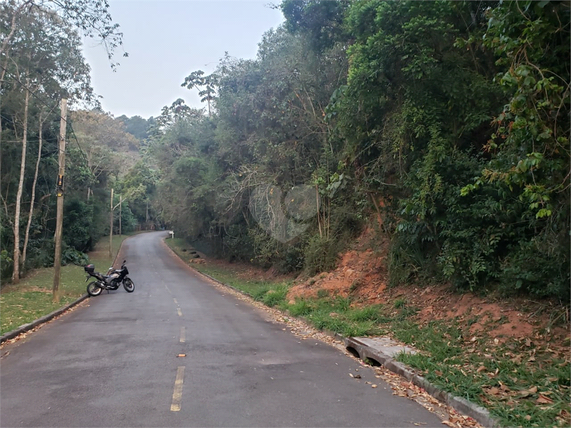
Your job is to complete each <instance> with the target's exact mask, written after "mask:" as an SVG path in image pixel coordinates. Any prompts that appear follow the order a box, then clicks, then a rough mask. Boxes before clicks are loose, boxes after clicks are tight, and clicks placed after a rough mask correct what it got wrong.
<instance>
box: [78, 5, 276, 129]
mask: <svg viewBox="0 0 571 428" xmlns="http://www.w3.org/2000/svg"><path fill="white" fill-rule="evenodd" d="M275 3H279V0H167V1H166V0H111V1H110V12H111V16H112V17H113V21H114V22H115V23H117V24H119V25H120V31H121V32H122V33H123V47H122V49H121V48H120V49H119V50H117V53H116V55H115V58H114V61H117V62H119V63H120V65H119V66H118V67H117V69H116V71H112V69H111V67H110V62H109V60H108V59H107V55H106V52H105V49H104V48H103V46H101V44H100V43H99V42H97V41H96V40H93V39H86V40H85V41H84V55H85V58H86V61H87V63H88V64H89V65H90V66H91V83H92V86H93V88H94V90H95V92H96V94H97V95H99V96H101V97H102V98H100V102H101V105H102V108H103V110H104V111H106V112H109V113H111V114H112V115H113V116H115V117H118V116H121V115H123V114H124V115H126V116H128V117H132V116H137V115H138V116H141V117H143V118H145V119H147V118H149V117H151V116H154V117H157V116H158V115H160V113H161V109H162V108H163V107H164V106H166V105H171V104H172V103H173V102H174V101H175V100H176V99H178V98H182V99H184V100H185V101H186V103H187V105H189V106H191V107H195V108H202V107H205V105H204V104H202V103H200V99H199V97H198V94H197V90H196V89H193V90H189V89H186V88H183V87H181V86H180V85H181V83H182V82H183V81H184V78H185V77H186V76H188V75H189V74H190V73H191V72H193V71H195V70H203V71H204V72H205V73H206V74H210V73H212V72H213V71H214V70H215V69H216V66H217V65H218V62H219V60H220V59H221V58H222V57H223V56H224V53H225V52H228V54H229V55H230V56H231V57H234V58H242V59H253V58H255V57H256V53H257V50H258V43H259V42H260V41H261V40H262V36H263V34H264V33H265V32H267V31H268V30H270V29H271V28H273V29H276V28H277V27H278V26H279V25H280V24H281V23H282V22H283V16H282V14H281V12H280V11H279V10H276V9H272V8H271V7H270V5H271V4H275ZM123 51H125V52H127V53H128V54H129V56H128V57H126V58H124V57H122V55H123Z"/></svg>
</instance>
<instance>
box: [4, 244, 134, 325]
mask: <svg viewBox="0 0 571 428" xmlns="http://www.w3.org/2000/svg"><path fill="white" fill-rule="evenodd" d="M126 237H127V236H125V235H122V236H114V237H113V254H114V255H116V254H117V251H118V250H119V248H120V246H121V243H122V242H123V240H124V239H125V238H126ZM108 243H109V240H108V238H107V239H105V238H103V239H102V241H100V243H98V244H97V245H96V247H95V251H93V252H91V253H89V262H90V263H94V264H95V266H96V269H97V270H98V271H100V272H101V271H103V272H107V268H108V267H109V266H111V264H112V262H113V259H111V258H110V257H109V244H108ZM53 281H54V269H53V268H43V269H37V270H35V271H33V272H31V273H30V274H29V275H28V276H27V277H25V278H22V279H21V280H20V283H19V284H18V285H8V286H6V287H4V288H3V289H2V292H1V293H0V308H1V309H2V310H1V311H0V334H4V333H7V332H9V331H12V330H14V329H16V328H18V327H19V326H21V325H22V324H27V323H30V322H32V321H35V320H37V319H38V318H40V317H42V316H44V315H47V314H49V313H51V312H53V311H55V310H57V309H59V308H61V307H63V306H65V305H67V304H69V303H71V302H73V301H75V300H77V299H78V298H79V297H80V296H82V295H83V294H85V292H86V291H85V288H86V282H85V272H84V271H83V267H82V266H74V265H68V266H62V269H61V279H60V286H59V292H60V301H59V303H56V302H54V301H53V298H52V289H53Z"/></svg>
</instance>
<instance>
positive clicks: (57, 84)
mask: <svg viewBox="0 0 571 428" xmlns="http://www.w3.org/2000/svg"><path fill="white" fill-rule="evenodd" d="M96 3H97V2H92V1H91V0H87V1H86V4H90V5H92V6H93V8H88V9H86V10H85V11H80V10H74V12H73V13H72V14H71V15H70V16H73V17H74V19H73V20H71V21H68V20H65V19H63V20H62V19H59V18H58V17H57V15H56V13H58V11H57V10H54V9H51V8H50V7H51V6H53V4H52V2H47V3H45V4H42V5H39V4H37V5H35V7H33V8H21V7H19V6H18V5H19V4H20V3H18V2H8V3H6V4H3V5H2V13H0V16H1V18H0V33H1V34H3V35H4V36H6V38H5V39H4V40H6V43H5V44H3V46H2V49H3V51H2V55H3V56H2V58H3V64H2V67H3V71H2V73H3V76H2V79H0V80H1V82H2V93H3V96H2V99H1V103H0V113H1V122H0V132H1V134H0V137H1V139H2V145H1V150H2V153H1V154H2V156H1V162H2V165H1V171H2V177H1V180H0V181H1V183H2V184H1V186H0V194H1V196H2V200H3V206H4V211H5V215H3V216H2V217H1V219H0V236H1V246H2V249H3V251H2V253H1V254H0V257H1V258H0V261H1V269H0V273H1V275H2V279H3V280H5V279H7V278H10V277H11V276H16V277H18V276H19V275H18V272H19V271H21V272H23V273H24V274H25V272H26V271H27V270H29V269H34V268H37V267H42V266H49V265H50V262H51V253H52V245H53V244H52V242H51V237H52V236H53V230H54V221H53V220H52V219H53V217H54V210H55V197H54V195H53V193H54V192H53V189H54V188H55V179H56V176H57V174H56V171H57V162H56V156H57V147H56V146H57V135H58V112H57V108H56V107H57V105H56V104H57V103H56V102H55V101H54V102H53V103H48V102H47V101H45V100H59V99H60V98H62V97H63V96H67V97H69V98H70V99H71V100H85V101H86V102H91V103H92V106H94V107H97V101H96V97H94V96H93V92H92V89H91V87H90V82H89V74H88V69H87V67H86V66H85V64H84V60H83V58H82V56H81V55H80V49H78V47H79V40H80V38H79V35H78V33H77V30H78V29H79V30H83V31H86V32H88V33H89V32H91V35H95V36H99V37H101V38H102V39H103V40H108V41H109V42H110V43H111V44H110V46H109V47H110V48H114V47H117V46H118V44H119V43H120V33H118V32H117V28H116V27H115V26H113V25H111V24H110V22H109V21H110V17H109V15H108V13H107V8H106V7H105V6H104V5H99V4H96ZM66 7H68V8H72V9H73V6H72V5H68V6H66ZM279 8H280V9H281V11H282V12H283V14H284V17H285V22H284V24H283V25H282V26H280V27H279V28H277V29H275V30H271V31H268V32H267V33H266V34H265V35H264V37H263V39H262V41H261V42H260V44H259V47H258V54H257V56H256V58H255V59H250V60H242V59H237V58H231V57H229V56H226V57H224V58H223V59H221V61H220V63H219V65H218V67H217V69H216V70H215V72H214V73H211V74H209V75H207V74H205V73H204V72H203V71H202V70H189V74H188V76H187V77H186V78H185V79H181V80H183V81H182V82H181V86H184V87H186V88H188V89H189V90H191V91H198V93H199V96H200V97H201V100H202V101H204V103H205V108H204V109H194V108H190V107H188V106H187V105H186V104H185V103H184V101H183V100H181V99H179V100H175V101H174V102H173V103H172V104H171V105H170V106H165V107H164V108H163V109H162V112H161V114H160V116H158V117H157V118H149V119H143V118H141V117H133V118H128V117H125V116H122V117H120V118H117V119H115V118H113V117H111V116H110V115H108V114H105V113H102V112H101V111H100V110H98V109H97V108H95V109H90V110H78V111H71V112H70V114H69V127H68V134H69V135H70V136H71V138H72V139H73V140H74V141H73V143H72V144H69V145H68V147H69V149H68V150H67V152H68V153H67V156H68V161H67V170H68V171H67V172H66V184H65V187H66V189H65V191H66V199H65V218H66V224H65V227H64V231H65V232H64V241H65V245H66V246H67V248H68V251H67V252H65V253H64V255H65V257H66V259H69V260H73V259H74V258H76V259H77V257H79V255H78V254H77V253H75V252H77V251H79V252H85V251H88V250H90V249H91V248H92V246H93V244H94V243H95V242H97V240H98V239H99V238H100V237H101V236H102V235H104V234H107V233H109V232H108V230H107V229H108V227H109V226H108V221H107V219H108V215H109V204H110V198H109V194H110V192H111V189H114V191H115V198H114V200H113V201H112V205H113V207H114V208H115V210H114V213H115V220H114V225H113V228H114V229H116V231H117V232H118V230H117V229H119V228H121V229H122V230H121V232H128V231H130V230H133V229H134V228H135V227H136V226H137V225H140V226H141V227H152V226H153V225H154V226H156V225H168V226H169V227H171V228H173V229H175V230H176V232H177V236H178V237H182V238H186V239H188V240H189V242H195V241H200V242H202V243H203V244H204V245H205V246H207V247H208V248H209V249H210V250H211V251H210V252H211V254H212V255H216V256H220V257H224V258H226V259H228V260H237V261H244V262H249V263H253V264H255V265H257V266H261V267H264V268H269V267H272V268H273V269H274V270H275V271H277V272H282V273H288V272H300V271H305V272H306V273H307V274H309V275H314V274H317V273H319V272H322V271H327V270H329V269H331V268H333V267H334V266H335V265H336V263H337V261H338V255H339V254H340V253H341V252H342V251H343V250H344V249H346V248H347V246H348V245H349V243H350V242H351V241H352V240H353V239H354V238H355V237H356V236H358V235H359V233H360V231H361V230H363V228H365V227H370V226H371V223H375V224H382V227H381V229H382V230H381V231H380V233H382V234H385V235H386V236H388V238H389V240H390V248H389V256H388V260H389V263H388V268H389V279H390V281H389V282H390V283H391V284H406V283H414V282H419V281H422V282H423V283H430V282H450V283H452V284H453V285H454V286H455V287H457V288H458V289H459V290H461V291H462V290H471V291H476V292H479V293H484V294H485V293H488V292H490V291H500V292H501V293H504V294H505V295H518V294H526V295H531V296H533V297H534V298H556V299H559V300H560V301H564V302H567V301H569V297H570V294H569V287H568V284H569V282H570V279H571V278H570V272H569V263H570V260H571V256H570V249H571V245H570V236H569V233H568V229H569V227H568V226H569V223H570V222H571V218H570V212H571V210H570V197H569V196H570V195H569V192H568V191H567V190H568V189H569V183H570V177H569V174H568V172H569V169H570V164H569V159H570V157H571V156H570V151H569V129H570V122H569V117H570V115H569V107H570V103H569V94H570V92H569V88H570V86H569V82H570V77H569V70H570V68H571V66H570V59H569V45H570V27H571V26H570V18H569V15H570V13H569V3H568V2H561V1H540V2H536V1H531V0H520V1H503V2H494V1H491V2H472V1H446V0H439V1H431V2H419V1H398V2H394V1H383V0H359V1H346V0H342V1H334V2H332V1H322V0H283V1H282V2H281V4H280V5H279ZM59 12H65V8H64V9H63V10H62V11H59ZM12 18H14V19H12ZM66 22H67V23H66ZM101 22H105V23H106V26H103V27H99V26H98V23H101ZM97 29H99V30H101V31H99V30H97ZM102 29H105V31H103V30H102ZM12 30H13V31H12ZM48 36H49V37H50V43H49V46H50V49H51V50H50V51H49V52H47V53H46V52H44V51H43V50H42V49H39V47H38V44H37V41H38V40H45V39H46V37H48ZM111 51H112V49H111ZM48 57H49V58H50V59H49V61H48V60H47V59H46V58H48ZM38 64H39V65H38ZM40 65H41V66H40ZM38 70H41V72H39V71H38ZM17 76H19V77H17ZM72 76H73V77H72ZM24 82H27V84H24ZM32 92H33V94H34V96H30V94H31V93H32ZM42 100H43V101H42ZM36 161H38V162H36ZM21 171H23V172H24V174H20V172H21ZM30 208H31V209H30ZM119 213H121V214H120V217H121V219H119ZM26 220H28V221H26ZM14 225H16V227H15V226H14ZM4 250H5V251H4ZM20 253H21V256H22V257H19V255H20ZM14 260H16V261H18V260H19V262H18V267H19V268H21V269H15V267H14V265H13V264H14V263H15V262H14ZM20 265H21V266H20ZM14 281H15V282H17V278H14ZM356 286H357V285H356Z"/></svg>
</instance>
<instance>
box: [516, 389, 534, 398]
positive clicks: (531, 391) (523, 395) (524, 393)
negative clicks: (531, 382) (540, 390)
mask: <svg viewBox="0 0 571 428" xmlns="http://www.w3.org/2000/svg"><path fill="white" fill-rule="evenodd" d="M536 392H537V386H532V387H531V388H529V389H526V390H525V391H521V392H520V397H521V398H526V397H529V396H530V395H533V394H535V393H536Z"/></svg>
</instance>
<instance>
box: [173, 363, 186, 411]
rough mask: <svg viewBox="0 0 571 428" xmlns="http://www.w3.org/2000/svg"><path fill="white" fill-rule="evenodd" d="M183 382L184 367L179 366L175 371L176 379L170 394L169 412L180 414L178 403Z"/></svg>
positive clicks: (180, 398)
mask: <svg viewBox="0 0 571 428" xmlns="http://www.w3.org/2000/svg"><path fill="white" fill-rule="evenodd" d="M183 381H184V366H180V367H179V368H178V369H177V371H176V379H175V381H174V391H173V393H172V404H171V412H180V403H181V402H182V383H183Z"/></svg>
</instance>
